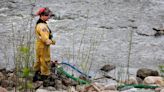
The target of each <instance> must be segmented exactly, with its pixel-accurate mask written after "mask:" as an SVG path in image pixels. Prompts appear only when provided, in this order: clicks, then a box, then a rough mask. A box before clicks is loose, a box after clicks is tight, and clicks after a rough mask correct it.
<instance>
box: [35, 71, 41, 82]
mask: <svg viewBox="0 0 164 92" xmlns="http://www.w3.org/2000/svg"><path fill="white" fill-rule="evenodd" d="M39 77H40V72H39V71H36V72H35V74H34V76H33V82H36V81H38V80H39V79H40V78H39Z"/></svg>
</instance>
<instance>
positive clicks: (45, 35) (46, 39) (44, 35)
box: [37, 24, 53, 45]
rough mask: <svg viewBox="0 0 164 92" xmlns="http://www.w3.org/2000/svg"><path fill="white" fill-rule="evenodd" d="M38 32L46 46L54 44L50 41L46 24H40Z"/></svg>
mask: <svg viewBox="0 0 164 92" xmlns="http://www.w3.org/2000/svg"><path fill="white" fill-rule="evenodd" d="M37 31H38V33H39V34H40V39H41V40H42V41H43V42H44V43H45V44H46V45H50V44H52V43H53V42H52V41H51V40H50V39H49V32H48V29H47V27H46V25H45V24H38V26H37Z"/></svg>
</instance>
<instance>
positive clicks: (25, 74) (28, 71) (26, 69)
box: [23, 67, 30, 77]
mask: <svg viewBox="0 0 164 92" xmlns="http://www.w3.org/2000/svg"><path fill="white" fill-rule="evenodd" d="M29 74H30V69H29V68H27V67H24V68H23V77H28V76H29Z"/></svg>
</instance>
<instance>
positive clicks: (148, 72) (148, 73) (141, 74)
mask: <svg viewBox="0 0 164 92" xmlns="http://www.w3.org/2000/svg"><path fill="white" fill-rule="evenodd" d="M136 76H137V77H139V78H141V79H142V80H144V78H145V77H147V76H159V73H158V71H156V70H152V69H148V68H141V69H139V70H138V71H137V75H136Z"/></svg>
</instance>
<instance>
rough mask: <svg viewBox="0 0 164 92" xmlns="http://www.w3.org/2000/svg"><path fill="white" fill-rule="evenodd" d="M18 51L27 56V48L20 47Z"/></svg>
mask: <svg viewBox="0 0 164 92" xmlns="http://www.w3.org/2000/svg"><path fill="white" fill-rule="evenodd" d="M19 49H20V52H21V53H22V54H27V53H28V52H29V51H30V49H29V48H28V47H27V46H21V47H20V48H19Z"/></svg>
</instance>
